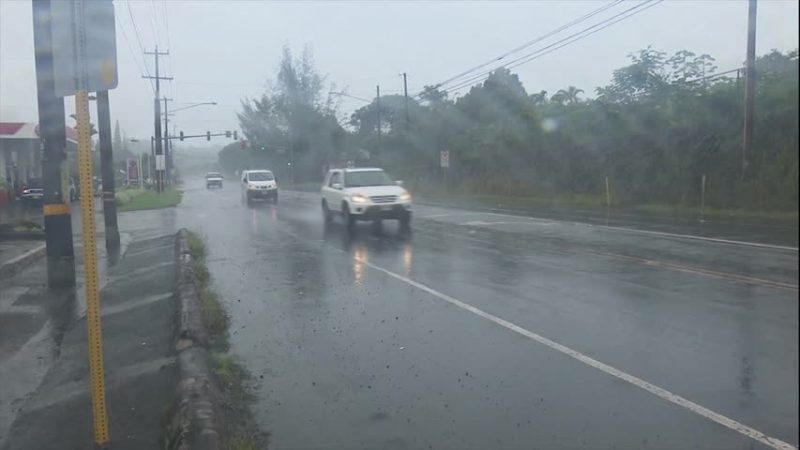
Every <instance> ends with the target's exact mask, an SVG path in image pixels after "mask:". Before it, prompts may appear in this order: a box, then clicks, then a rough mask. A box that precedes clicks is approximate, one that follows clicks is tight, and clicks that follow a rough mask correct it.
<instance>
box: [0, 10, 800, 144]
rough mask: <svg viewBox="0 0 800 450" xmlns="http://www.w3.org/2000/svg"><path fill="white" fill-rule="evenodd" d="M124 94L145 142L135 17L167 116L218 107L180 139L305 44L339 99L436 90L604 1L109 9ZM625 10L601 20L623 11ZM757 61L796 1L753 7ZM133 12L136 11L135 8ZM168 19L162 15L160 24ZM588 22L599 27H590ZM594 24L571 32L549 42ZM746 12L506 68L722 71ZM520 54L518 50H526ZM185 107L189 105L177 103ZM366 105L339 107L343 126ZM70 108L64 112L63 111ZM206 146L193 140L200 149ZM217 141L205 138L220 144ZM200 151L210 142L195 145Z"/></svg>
mask: <svg viewBox="0 0 800 450" xmlns="http://www.w3.org/2000/svg"><path fill="white" fill-rule="evenodd" d="M114 3H115V7H116V12H117V16H116V19H117V52H118V65H119V87H118V88H117V89H116V90H114V91H112V93H111V102H112V103H111V110H112V120H117V119H118V120H119V122H120V126H121V128H122V129H123V130H124V131H125V132H127V134H128V136H130V137H139V138H146V137H147V136H150V135H151V134H152V133H153V132H152V124H153V111H152V108H153V106H152V105H153V101H152V97H153V93H152V89H151V87H150V84H149V82H148V81H146V80H144V79H142V78H141V77H140V75H141V74H142V70H143V65H144V64H146V65H147V67H148V69H149V70H150V71H151V72H152V71H153V58H152V57H147V58H146V59H144V57H143V56H142V55H141V52H140V49H139V44H138V42H137V37H136V32H135V30H134V26H133V23H134V22H132V20H131V14H132V15H133V19H134V21H135V24H136V28H137V29H138V34H139V36H140V38H141V42H142V45H143V46H144V47H145V49H147V50H152V49H153V47H154V45H155V44H156V43H158V44H159V47H160V49H169V51H170V52H171V54H170V56H169V57H165V58H163V60H162V61H163V63H162V68H164V70H163V73H164V75H167V76H172V77H174V78H175V81H173V82H166V83H165V87H164V89H163V91H164V92H165V93H166V94H167V95H168V96H169V97H171V98H173V99H174V100H175V102H176V104H175V107H176V108H177V107H181V106H185V105H186V104H189V103H192V102H206V101H216V102H218V103H219V105H218V106H201V107H197V108H193V109H189V110H186V111H181V112H178V113H177V114H176V116H175V117H174V118H173V119H174V120H173V121H174V124H175V125H176V127H177V128H178V129H182V130H184V131H185V132H186V133H187V134H195V133H201V132H205V131H206V130H211V131H212V132H217V131H223V130H225V129H231V130H232V129H236V128H237V122H236V116H235V112H236V111H237V110H238V107H239V100H240V99H241V98H243V97H252V96H256V95H259V94H260V93H261V92H263V91H264V87H265V81H266V80H267V79H269V78H273V77H274V75H275V71H276V67H277V65H278V62H279V59H280V54H281V48H282V47H283V45H285V44H286V45H289V46H290V47H291V48H292V49H293V50H294V51H295V52H296V53H297V54H299V53H300V52H301V51H302V48H303V46H304V45H305V44H308V45H310V46H311V47H312V48H313V51H314V56H315V60H316V65H317V68H318V70H319V71H320V72H321V73H322V74H327V76H328V81H330V82H333V83H335V84H336V86H337V88H338V90H342V89H344V90H346V91H347V92H348V93H350V94H352V95H354V96H358V97H366V98H372V97H373V96H374V93H375V86H376V85H378V84H380V85H381V89H382V92H384V93H387V94H391V93H399V92H402V91H401V90H402V78H401V77H400V76H399V74H400V73H401V72H407V73H408V76H409V92H410V93H416V92H417V91H418V89H419V88H421V87H422V86H423V85H426V84H435V83H437V82H440V81H443V80H444V79H447V78H449V77H450V76H452V75H455V74H458V73H460V72H462V71H464V70H466V69H468V68H470V67H472V66H475V65H477V64H480V63H482V62H484V61H487V60H489V59H491V58H493V57H496V56H498V55H500V54H502V53H504V52H506V51H508V50H510V49H512V48H515V47H517V46H519V45H521V44H523V43H525V42H527V41H530V40H532V39H534V38H536V37H538V36H540V35H542V34H544V33H547V32H548V31H551V30H553V29H555V28H557V27H559V26H561V25H563V24H565V23H567V22H569V21H571V20H573V19H575V18H577V17H580V16H582V15H583V14H585V13H587V12H589V11H591V10H593V9H596V8H598V7H599V6H601V5H602V4H603V2H599V1H592V2H587V1H537V2H466V3H461V2H398V3H395V2H375V3H367V2H305V3H304V2H292V3H288V2H286V3H267V2H257V1H223V2H216V1H187V0H181V1H176V0H169V1H166V2H165V1H164V0H157V1H146V0H134V1H130V2H127V1H122V0H115V2H114ZM636 3H637V2H626V3H625V4H622V5H619V6H617V7H615V8H614V9H613V12H611V11H612V10H610V11H609V13H607V14H605V15H603V16H597V19H601V18H603V17H608V16H610V15H613V14H614V13H616V12H621V11H622V10H624V9H627V8H629V7H631V6H633V5H635V4H636ZM758 5H759V6H758V38H757V52H758V54H762V53H765V52H767V51H769V50H770V49H773V48H776V49H780V50H790V49H795V48H797V47H798V2H797V1H790V0H760V1H759V4H758ZM129 8H130V11H129ZM165 11H166V12H167V14H165ZM593 20H594V19H593ZM595 21H596V20H594V21H592V20H590V21H587V22H585V23H581V24H580V25H577V26H576V27H574V28H570V29H569V30H568V31H567V32H565V33H564V34H563V35H559V36H557V37H555V38H553V39H551V40H549V41H544V42H542V43H540V44H537V45H535V46H533V47H531V48H530V49H528V50H527V52H529V51H532V50H535V49H536V48H540V47H542V46H544V45H547V44H548V43H550V42H553V41H554V40H557V39H559V38H560V37H563V36H566V35H567V34H569V32H574V31H578V30H580V29H582V28H584V27H586V26H589V25H591V24H592V23H594V22H595ZM746 22H747V3H746V2H745V1H743V0H736V1H666V2H664V3H661V4H658V5H656V6H654V7H652V8H650V9H648V10H647V11H644V12H642V13H641V14H637V15H635V16H633V17H631V18H629V19H627V20H624V21H622V22H620V23H618V24H615V25H612V26H611V27H609V28H606V29H604V30H602V31H599V32H598V33H595V34H593V35H592V36H590V37H588V38H586V39H583V40H580V41H577V42H575V43H574V44H571V45H569V46H566V47H564V48H562V49H560V50H557V51H555V52H553V53H551V54H548V55H546V56H543V57H541V58H539V59H536V60H534V61H532V62H530V63H528V64H525V65H522V66H520V67H518V68H515V69H513V71H515V72H516V73H518V74H519V75H520V78H521V80H522V82H523V83H524V85H525V88H526V89H527V90H528V92H537V91H539V90H542V89H544V90H547V91H549V92H550V93H553V92H555V91H557V90H558V89H560V88H563V87H566V86H568V85H574V86H577V87H579V88H582V89H584V90H585V91H586V92H588V93H591V92H592V91H593V89H594V88H595V87H597V86H600V85H604V84H606V83H607V82H608V81H609V79H610V76H611V72H612V71H613V70H614V69H616V68H619V67H621V66H623V65H625V64H626V63H627V59H626V55H627V54H628V53H630V52H633V51H636V50H638V49H641V48H644V47H646V46H647V45H652V46H653V47H654V48H656V49H659V50H664V51H667V52H669V53H672V52H674V51H676V50H681V49H687V50H691V51H694V52H695V53H697V54H701V53H708V54H710V55H712V56H714V57H715V58H716V59H717V66H718V67H719V70H720V71H723V70H727V69H731V68H735V67H737V66H739V65H740V64H741V63H742V61H743V60H744V55H745V32H746ZM524 53H526V52H522V53H520V54H524ZM34 76H35V71H34V59H33V36H32V29H31V5H30V1H28V0H0V120H2V121H35V120H36V91H35V78H34ZM462 92H464V91H462ZM180 103H183V104H180ZM362 104H363V103H360V102H359V101H357V100H352V99H343V100H342V103H341V108H340V109H341V112H340V117H344V116H347V115H349V113H350V112H352V111H353V110H354V109H356V108H358V107H360V106H361V105H362ZM72 107H73V106H72V102H71V101H69V102H68V103H67V108H68V111H67V113H68V114H69V113H70V112H71V111H70V109H71V108H72ZM196 143H197V144H201V142H196ZM225 143H226V142H225V141H224V140H221V139H220V140H215V141H212V144H214V145H215V146H221V145H224V144H225ZM202 144H205V141H202Z"/></svg>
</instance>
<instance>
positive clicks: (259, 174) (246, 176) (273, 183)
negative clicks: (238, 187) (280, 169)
mask: <svg viewBox="0 0 800 450" xmlns="http://www.w3.org/2000/svg"><path fill="white" fill-rule="evenodd" d="M242 199H243V200H245V201H246V202H247V204H248V205H249V204H250V203H252V202H253V201H254V200H267V199H272V201H273V202H275V203H278V182H277V180H275V175H273V174H272V172H270V171H269V170H245V171H243V172H242Z"/></svg>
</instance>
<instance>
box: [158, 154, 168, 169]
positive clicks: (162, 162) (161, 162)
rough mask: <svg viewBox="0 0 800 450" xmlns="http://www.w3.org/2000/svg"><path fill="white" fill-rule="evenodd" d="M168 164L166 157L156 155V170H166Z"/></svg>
mask: <svg viewBox="0 0 800 450" xmlns="http://www.w3.org/2000/svg"><path fill="white" fill-rule="evenodd" d="M166 168H167V163H166V160H165V159H164V155H156V170H166Z"/></svg>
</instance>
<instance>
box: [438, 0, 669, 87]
mask: <svg viewBox="0 0 800 450" xmlns="http://www.w3.org/2000/svg"><path fill="white" fill-rule="evenodd" d="M663 1H664V0H646V1H644V2H642V3H639V4H637V5H636V6H633V7H631V8H628V9H626V10H625V11H622V12H621V13H618V14H616V15H614V16H612V17H609V18H607V19H604V20H603V21H601V22H598V23H596V24H594V25H592V26H590V27H587V28H584V29H583V30H581V31H578V32H576V33H573V34H571V35H569V36H567V37H565V38H563V39H561V40H558V41H556V42H554V43H552V44H550V45H547V46H545V47H542V48H540V49H538V50H536V51H534V52H531V53H529V54H527V55H524V56H521V57H519V58H516V59H514V60H512V61H510V62H508V63H506V64H504V65H500V66H497V67H495V68H493V69H491V70H488V71H486V72H483V73H481V74H479V75H476V76H473V77H472V78H470V79H468V80H466V81H462V82H461V83H459V84H458V85H456V86H453V87H450V88H448V89H443V90H442V91H443V92H455V91H458V90H459V89H462V88H464V87H466V86H469V85H471V84H474V83H476V82H481V81H483V80H485V79H487V78H488V77H489V75H491V74H492V73H493V72H494V71H496V70H497V69H500V68H502V67H505V68H507V69H512V68H514V67H518V66H521V65H523V64H527V63H529V62H531V61H533V60H534V59H537V58H540V57H542V56H544V55H547V54H549V53H552V52H554V51H556V50H558V49H560V48H562V47H566V46H567V45H569V44H572V43H573V42H577V41H579V40H581V39H585V38H587V37H589V36H591V35H593V34H594V33H597V32H599V31H602V30H604V29H606V28H608V27H610V26H612V25H614V24H616V23H618V22H621V21H623V20H625V19H627V18H629V17H632V16H634V15H636V14H639V13H641V12H644V11H645V10H647V9H650V8H652V7H653V6H656V5H658V4H659V3H661V2H663Z"/></svg>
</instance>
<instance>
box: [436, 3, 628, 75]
mask: <svg viewBox="0 0 800 450" xmlns="http://www.w3.org/2000/svg"><path fill="white" fill-rule="evenodd" d="M622 1H623V0H614V1H612V2H610V3H607V4H605V5H603V6H601V7H600V8H597V9H595V10H593V11H590V12H589V13H587V14H584V15H583V16H581V17H578V18H576V19H574V20H572V21H570V22H568V23H566V24H564V25H562V26H560V27H558V28H556V29H555V30H552V31H550V32H548V33H545V34H543V35H541V36H539V37H537V38H535V39H533V40H531V41H528V42H526V43H524V44H522V45H520V46H518V47H515V48H513V49H511V50H509V51H507V52H505V53H503V54H501V55H500V56H497V57H495V58H492V59H490V60H489V61H486V62H484V63H482V64H479V65H477V66H475V67H472V68H470V69H467V70H465V71H463V72H461V73H459V74H458V75H454V76H452V77H450V78H448V79H446V80H444V81H442V82H439V83H437V84H435V85H434V86H435V87H436V88H440V87H442V86H444V85H445V84H448V83H450V82H452V81H454V80H457V79H459V78H461V77H463V76H465V75H468V74H470V73H472V72H474V71H476V70H478V69H482V68H484V67H486V66H488V65H489V64H492V63H495V62H497V61H500V60H502V59H504V58H505V57H507V56H509V55H512V54H514V53H516V52H518V51H520V50H524V49H526V48H528V47H530V46H531V45H533V44H536V43H539V42H541V41H543V40H545V39H547V38H548V37H550V36H553V35H555V34H558V33H560V32H562V31H564V30H566V29H567V28H570V27H572V26H575V25H577V24H578V23H580V22H583V21H585V20H587V19H589V18H591V17H593V16H596V15H597V14H600V13H601V12H603V11H606V10H607V9H609V8H613V7H614V6H616V5H618V4H620V3H622Z"/></svg>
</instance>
